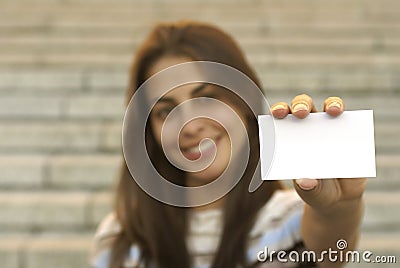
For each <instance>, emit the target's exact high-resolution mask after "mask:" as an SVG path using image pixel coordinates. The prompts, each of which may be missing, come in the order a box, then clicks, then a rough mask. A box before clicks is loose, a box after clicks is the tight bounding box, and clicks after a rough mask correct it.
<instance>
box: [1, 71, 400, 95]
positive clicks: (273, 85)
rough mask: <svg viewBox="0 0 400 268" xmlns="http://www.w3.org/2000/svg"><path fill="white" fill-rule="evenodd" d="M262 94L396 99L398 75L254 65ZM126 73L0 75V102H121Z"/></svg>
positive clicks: (6, 73) (395, 73)
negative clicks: (85, 97) (90, 98)
mask: <svg viewBox="0 0 400 268" xmlns="http://www.w3.org/2000/svg"><path fill="white" fill-rule="evenodd" d="M254 67H255V69H256V72H257V73H258V74H259V76H260V79H261V80H262V82H263V85H264V86H265V88H266V92H267V93H268V94H269V95H270V94H274V95H275V94H276V95H278V94H283V93H285V94H296V93H297V92H298V90H299V89H304V90H307V91H310V92H312V93H314V92H317V93H318V94H320V93H325V92H326V93H329V91H331V92H335V94H337V95H342V96H346V95H351V94H363V95H364V94H365V95H371V94H375V93H374V92H377V90H379V92H380V93H381V94H385V95H386V94H397V93H398V92H399V88H398V85H399V81H400V78H399V76H398V71H397V70H396V69H390V68H389V66H388V67H384V68H379V67H378V66H375V67H374V66H371V68H368V67H366V66H360V67H354V68H352V69H350V70H346V69H341V68H331V69H327V68H325V69H324V68H323V67H320V68H318V67H316V66H315V67H308V68H306V67H303V68H279V67H276V66H271V67H268V66H263V65H260V64H258V65H256V64H255V65H254ZM127 81H128V67H126V68H123V66H122V67H120V68H109V69H101V68H99V67H93V68H89V69H84V68H82V66H80V67H79V69H68V68H67V69H65V68H63V67H60V68H54V69H47V68H46V69H41V68H39V69H34V68H28V69H21V70H19V71H18V72H15V71H13V70H12V69H0V96H2V97H3V96H4V97H13V96H18V97H20V96H23V97H33V96H36V97H43V96H45V97H48V96H50V97H63V98H67V97H69V96H74V95H80V94H85V93H86V94H89V93H90V94H96V95H107V96H109V95H115V96H123V95H124V92H125V90H126V87H127V83H128V82H127Z"/></svg>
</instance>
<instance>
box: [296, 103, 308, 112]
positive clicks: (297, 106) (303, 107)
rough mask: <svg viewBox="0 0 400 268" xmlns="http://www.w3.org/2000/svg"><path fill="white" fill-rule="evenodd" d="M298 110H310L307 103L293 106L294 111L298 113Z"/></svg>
mask: <svg viewBox="0 0 400 268" xmlns="http://www.w3.org/2000/svg"><path fill="white" fill-rule="evenodd" d="M298 111H308V105H307V104H305V103H297V104H296V105H295V106H294V107H293V112H294V113H297V112H298Z"/></svg>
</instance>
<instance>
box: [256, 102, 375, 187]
mask: <svg viewBox="0 0 400 268" xmlns="http://www.w3.org/2000/svg"><path fill="white" fill-rule="evenodd" d="M272 122H273V124H274V127H272ZM258 124H259V130H260V162H261V176H262V179H263V180H286V179H300V178H314V179H316V178H318V179H326V178H370V177H376V164H375V139H374V120H373V111H372V110H360V111H345V112H344V113H343V114H341V115H340V116H338V117H331V116H330V115H328V114H327V113H311V114H310V115H308V116H307V117H306V118H304V119H298V118H296V117H294V116H293V115H288V116H287V117H286V118H284V119H273V120H271V116H270V115H260V116H259V117H258ZM271 131H272V132H271ZM273 131H275V135H273ZM273 137H275V139H274V138H273ZM273 143H274V145H275V146H271V144H273ZM271 148H272V149H271ZM271 150H272V151H273V152H271ZM271 157H272V165H271V160H270V159H271ZM263 160H264V161H263Z"/></svg>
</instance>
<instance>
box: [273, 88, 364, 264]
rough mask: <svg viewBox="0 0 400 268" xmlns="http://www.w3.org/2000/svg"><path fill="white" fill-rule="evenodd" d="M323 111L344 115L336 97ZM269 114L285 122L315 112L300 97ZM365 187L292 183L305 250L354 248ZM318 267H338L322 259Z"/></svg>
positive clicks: (342, 182) (360, 183) (348, 182)
mask: <svg viewBox="0 0 400 268" xmlns="http://www.w3.org/2000/svg"><path fill="white" fill-rule="evenodd" d="M323 111H324V112H326V113H328V114H329V115H331V116H333V117H336V116H339V115H340V114H341V113H342V112H343V111H344V103H343V101H342V99H340V98H338V97H330V98H327V99H326V100H325V101H324V108H323ZM271 112H272V115H273V116H274V117H275V118H278V119H283V118H285V117H286V116H287V115H288V114H289V113H291V114H293V115H294V116H296V117H298V118H300V119H303V118H306V117H307V116H308V115H309V114H310V113H312V112H317V109H316V107H315V105H314V102H313V100H312V99H311V97H310V96H308V95H305V94H303V95H298V96H296V97H295V98H294V99H293V100H292V103H291V105H290V106H289V105H288V104H287V103H285V102H279V103H276V104H274V105H273V106H272V107H271ZM283 120H284V119H283ZM330 150H335V148H326V153H329V151H330ZM296 153H297V155H301V152H293V154H295V155H296ZM321 157H323V156H321ZM355 161H357V160H356V159H355ZM315 164H316V165H318V163H315ZM365 184H366V179H365V178H351V179H345V178H343V179H298V180H295V182H294V187H295V189H296V191H297V193H298V194H299V195H300V197H301V198H302V199H303V200H304V201H305V202H306V203H307V204H308V205H306V206H305V207H304V214H303V217H302V224H301V234H302V238H303V241H304V243H305V245H306V247H307V248H308V249H309V250H313V251H314V252H316V253H317V254H321V252H323V251H324V250H327V249H328V248H333V249H335V248H336V243H337V241H338V240H339V239H345V240H346V241H347V244H348V247H347V248H346V249H345V250H346V251H347V250H353V249H354V248H355V247H356V243H357V240H358V234H359V227H360V223H361V219H362V214H363V202H362V194H363V192H364V190H365ZM320 264H321V265H322V266H321V267H341V265H342V263H340V262H335V263H332V262H329V261H327V260H326V259H325V260H324V261H323V263H320Z"/></svg>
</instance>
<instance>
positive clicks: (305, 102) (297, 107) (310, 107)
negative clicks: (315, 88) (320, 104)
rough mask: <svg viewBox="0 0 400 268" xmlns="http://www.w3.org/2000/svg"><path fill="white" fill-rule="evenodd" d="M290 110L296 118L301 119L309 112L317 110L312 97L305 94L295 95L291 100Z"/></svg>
mask: <svg viewBox="0 0 400 268" xmlns="http://www.w3.org/2000/svg"><path fill="white" fill-rule="evenodd" d="M291 111H292V114H293V115H294V116H296V117H297V118H300V119H303V118H305V117H306V116H307V115H309V114H310V112H317V109H316V107H315V105H314V102H313V100H312V98H311V97H310V96H308V95H306V94H301V95H297V96H296V97H294V98H293V100H292V105H291Z"/></svg>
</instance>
